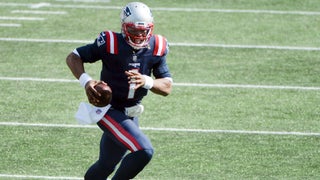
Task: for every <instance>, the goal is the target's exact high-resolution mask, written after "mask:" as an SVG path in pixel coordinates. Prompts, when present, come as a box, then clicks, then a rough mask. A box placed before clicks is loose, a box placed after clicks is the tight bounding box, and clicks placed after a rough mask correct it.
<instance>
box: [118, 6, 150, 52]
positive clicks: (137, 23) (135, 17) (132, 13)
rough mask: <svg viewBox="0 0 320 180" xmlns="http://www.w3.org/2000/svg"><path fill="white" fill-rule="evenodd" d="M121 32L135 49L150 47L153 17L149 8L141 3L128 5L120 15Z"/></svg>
mask: <svg viewBox="0 0 320 180" xmlns="http://www.w3.org/2000/svg"><path fill="white" fill-rule="evenodd" d="M120 18H121V32H122V35H123V37H124V38H125V40H126V41H127V43H128V44H129V45H130V46H131V47H133V48H134V49H141V48H145V47H147V46H148V43H149V40H150V38H151V36H152V32H153V16H152V13H151V10H150V9H149V7H148V6H147V5H145V4H143V3H140V2H131V3H129V4H127V5H126V6H125V7H124V8H123V9H122V11H121V13H120Z"/></svg>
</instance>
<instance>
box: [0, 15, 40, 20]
mask: <svg viewBox="0 0 320 180" xmlns="http://www.w3.org/2000/svg"><path fill="white" fill-rule="evenodd" d="M0 20H22V21H43V20H45V18H39V17H8V16H0Z"/></svg>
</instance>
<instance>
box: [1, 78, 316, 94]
mask: <svg viewBox="0 0 320 180" xmlns="http://www.w3.org/2000/svg"><path fill="white" fill-rule="evenodd" d="M0 80H7V81H39V82H66V83H68V82H72V83H76V82H78V80H76V79H53V78H34V77H0ZM173 85H174V86H188V87H208V88H248V89H280V90H314V91H319V90H320V87H305V86H274V85H252V84H200V83H173Z"/></svg>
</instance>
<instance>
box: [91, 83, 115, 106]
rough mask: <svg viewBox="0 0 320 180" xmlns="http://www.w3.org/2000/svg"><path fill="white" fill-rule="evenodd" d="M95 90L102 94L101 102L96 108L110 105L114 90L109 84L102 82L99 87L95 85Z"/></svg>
mask: <svg viewBox="0 0 320 180" xmlns="http://www.w3.org/2000/svg"><path fill="white" fill-rule="evenodd" d="M94 88H95V89H96V90H97V91H98V92H99V93H100V94H101V97H100V99H99V101H100V102H99V103H98V104H96V106H98V107H103V106H106V105H108V104H110V102H111V99H112V90H111V88H110V87H109V86H108V85H107V83H105V82H103V81H101V82H99V83H98V84H97V85H95V86H94Z"/></svg>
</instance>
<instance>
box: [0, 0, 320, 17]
mask: <svg viewBox="0 0 320 180" xmlns="http://www.w3.org/2000/svg"><path fill="white" fill-rule="evenodd" d="M75 1H76V2H80V1H84V0H75ZM86 1H89V0H86ZM100 1H101V0H100ZM0 6H11V7H30V8H41V7H51V8H73V9H74V8H78V9H79V8H80V9H83V8H85V9H87V8H91V9H115V10H119V9H121V8H122V7H121V6H101V5H79V4H69V5H66V4H65V5H62V4H52V3H6V2H3V3H0ZM151 9H152V10H154V11H174V12H214V13H251V14H279V15H282V14H289V15H308V16H319V15H320V12H317V11H281V10H257V9H212V8H211V9H210V8H208V9H207V8H179V7H177V8H168V7H151Z"/></svg>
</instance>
